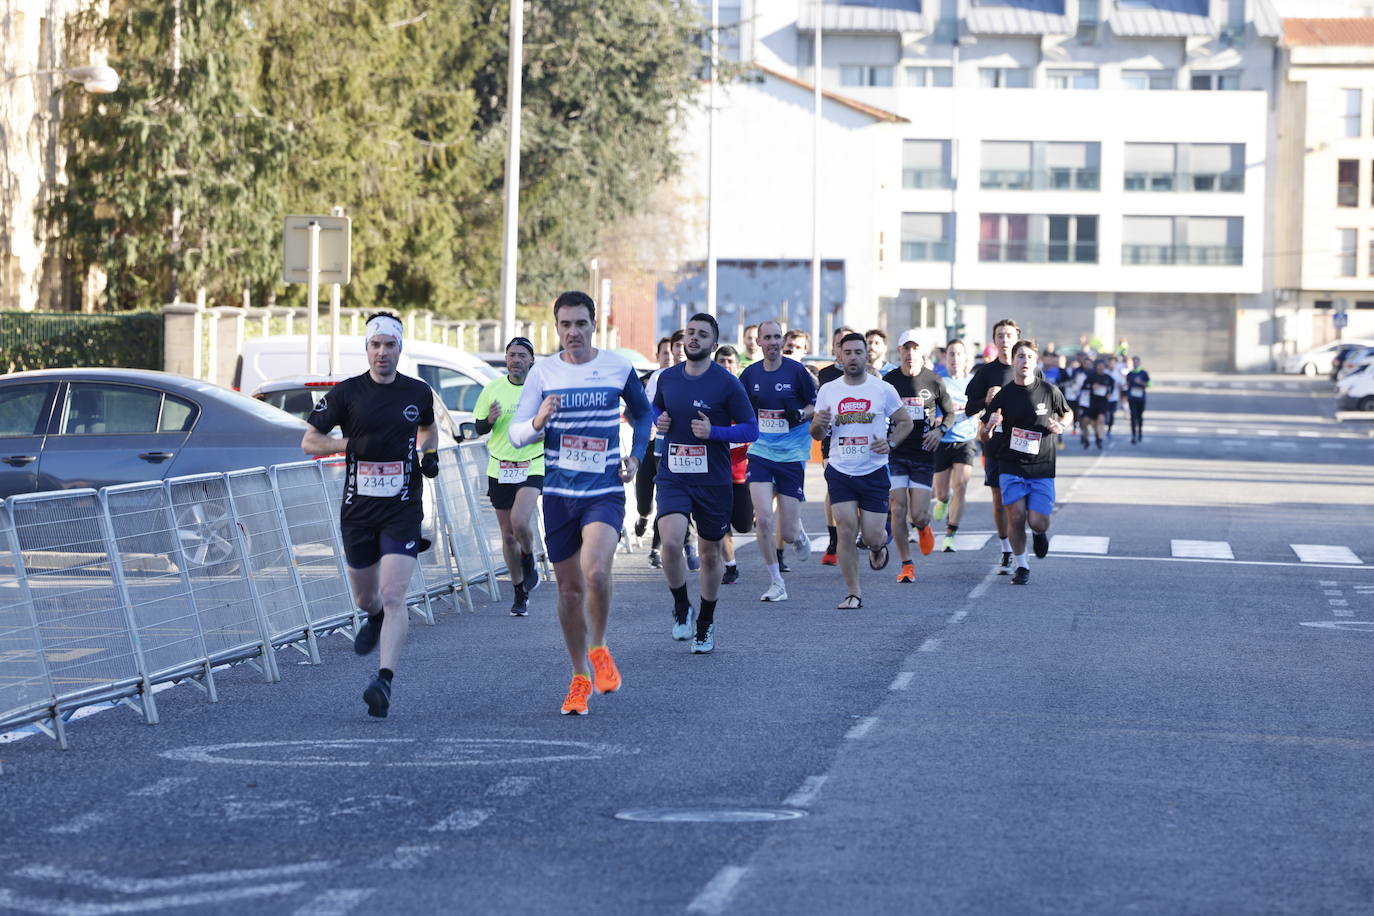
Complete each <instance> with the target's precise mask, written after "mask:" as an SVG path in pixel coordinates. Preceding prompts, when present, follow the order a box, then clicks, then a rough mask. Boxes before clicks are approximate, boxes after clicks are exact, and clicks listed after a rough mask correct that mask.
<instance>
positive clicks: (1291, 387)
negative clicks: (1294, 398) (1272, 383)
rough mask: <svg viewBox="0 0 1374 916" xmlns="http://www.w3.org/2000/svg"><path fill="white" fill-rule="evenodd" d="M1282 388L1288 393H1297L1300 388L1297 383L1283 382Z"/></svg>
mask: <svg viewBox="0 0 1374 916" xmlns="http://www.w3.org/2000/svg"><path fill="white" fill-rule="evenodd" d="M1283 387H1285V388H1287V389H1288V390H1289V391H1297V390H1298V389H1299V388H1301V387H1302V386H1301V385H1299V384H1298V383H1297V382H1284V383H1283Z"/></svg>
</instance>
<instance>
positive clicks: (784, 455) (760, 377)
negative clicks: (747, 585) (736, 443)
mask: <svg viewBox="0 0 1374 916" xmlns="http://www.w3.org/2000/svg"><path fill="white" fill-rule="evenodd" d="M758 333H759V346H760V347H762V349H763V359H762V360H760V361H759V362H756V363H754V364H753V365H751V366H749V367H747V368H746V369H745V370H744V372H743V373H741V374H740V382H741V383H742V384H743V385H744V393H745V394H746V395H748V396H749V402H750V403H751V404H753V405H754V409H755V410H756V411H757V412H758V423H759V437H758V439H757V440H756V441H755V442H754V443H753V444H752V445H750V446H749V473H748V482H749V495H750V496H751V497H753V500H754V527H755V528H756V529H757V532H758V533H757V535H756V537H757V540H758V544H759V552H760V553H762V554H763V565H764V566H765V567H766V568H767V570H768V579H769V581H768V590H767V591H765V592H764V593H763V595H762V596H761V597H760V598H759V600H760V601H786V600H787V585H786V584H785V583H784V582H783V578H782V550H780V549H778V548H777V547H776V544H777V536H778V535H779V534H781V536H782V538H781V539H782V540H783V541H786V542H787V543H789V544H791V545H792V546H793V548H794V549H795V551H796V556H797V559H798V560H808V559H810V558H811V539H810V538H809V537H807V535H806V532H805V531H804V530H802V526H801V513H800V507H801V504H802V502H803V501H805V499H806V494H805V490H804V488H805V484H806V462H807V460H808V459H809V458H810V457H811V436H810V435H809V434H808V432H807V426H808V425H809V423H810V420H811V415H812V414H813V413H814V412H815V409H816V382H815V379H814V378H812V376H811V373H810V372H808V371H806V367H805V366H803V365H802V364H801V363H799V362H797V361H796V360H793V359H786V358H784V357H783V355H782V339H783V335H782V325H780V324H779V323H778V322H776V321H765V322H763V323H762V324H760V325H759V332H758ZM775 501H776V504H777V511H776V513H775V512H774V510H773V506H774V502H775ZM775 550H776V553H775V552H774V551H775Z"/></svg>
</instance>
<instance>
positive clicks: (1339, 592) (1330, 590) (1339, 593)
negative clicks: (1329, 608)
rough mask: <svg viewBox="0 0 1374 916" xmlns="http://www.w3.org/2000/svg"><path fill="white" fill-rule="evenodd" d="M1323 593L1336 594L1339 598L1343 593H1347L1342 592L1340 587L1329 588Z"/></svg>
mask: <svg viewBox="0 0 1374 916" xmlns="http://www.w3.org/2000/svg"><path fill="white" fill-rule="evenodd" d="M1322 594H1323V595H1334V596H1335V597H1337V598H1339V597H1340V596H1341V595H1343V594H1345V593H1344V592H1342V591H1341V590H1340V589H1338V588H1328V589H1327V590H1326V591H1324V592H1322Z"/></svg>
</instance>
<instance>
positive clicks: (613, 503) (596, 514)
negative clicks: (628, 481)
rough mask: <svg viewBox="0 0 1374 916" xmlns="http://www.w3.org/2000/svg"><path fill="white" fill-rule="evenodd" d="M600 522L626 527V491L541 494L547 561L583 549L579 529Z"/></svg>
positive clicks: (564, 557) (614, 526) (568, 555)
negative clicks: (568, 494) (603, 493)
mask: <svg viewBox="0 0 1374 916" xmlns="http://www.w3.org/2000/svg"><path fill="white" fill-rule="evenodd" d="M593 522H601V523H602V524H605V525H609V526H610V527H611V528H613V529H614V530H615V533H616V535H617V536H619V535H620V532H621V530H622V529H623V528H624V527H625V494H624V492H623V491H622V492H620V493H608V494H605V495H603V496H555V495H554V494H552V493H545V494H544V546H545V547H546V548H548V555H549V562H550V563H561V562H563V561H564V560H566V559H568V557H571V556H572V555H574V554H575V553H577V552H578V551H579V550H581V549H582V529H583V528H585V527H587V526H588V525H590V524H592V523H593Z"/></svg>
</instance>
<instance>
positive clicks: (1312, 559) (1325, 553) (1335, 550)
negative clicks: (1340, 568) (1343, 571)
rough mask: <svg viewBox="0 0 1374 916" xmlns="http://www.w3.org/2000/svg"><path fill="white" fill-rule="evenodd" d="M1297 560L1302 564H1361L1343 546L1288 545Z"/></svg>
mask: <svg viewBox="0 0 1374 916" xmlns="http://www.w3.org/2000/svg"><path fill="white" fill-rule="evenodd" d="M1288 546H1289V547H1291V548H1293V552H1294V553H1296V554H1297V555H1298V559H1299V560H1302V561H1303V562H1304V563H1355V564H1359V563H1360V562H1361V560H1360V558H1359V557H1357V556H1355V551H1353V550H1351V549H1350V548H1349V547H1346V546H1345V545H1343V544H1289V545H1288Z"/></svg>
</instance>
